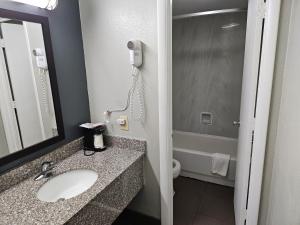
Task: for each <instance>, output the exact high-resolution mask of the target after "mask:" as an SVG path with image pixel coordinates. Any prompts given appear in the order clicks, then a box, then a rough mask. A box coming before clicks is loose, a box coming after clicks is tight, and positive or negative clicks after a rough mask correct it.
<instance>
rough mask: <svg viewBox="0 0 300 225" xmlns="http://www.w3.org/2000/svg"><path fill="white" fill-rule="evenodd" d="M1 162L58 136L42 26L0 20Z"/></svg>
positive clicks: (4, 19)
mask: <svg viewBox="0 0 300 225" xmlns="http://www.w3.org/2000/svg"><path fill="white" fill-rule="evenodd" d="M0 38H1V39H0V47H1V51H0V158H2V157H4V156H6V155H8V154H11V153H14V152H16V151H20V150H22V149H24V148H27V147H30V146H33V145H35V144H38V143H40V142H42V141H45V140H48V139H50V138H52V137H55V136H57V135H58V132H57V124H56V118H55V111H54V106H53V98H52V90H51V85H50V80H49V72H48V66H47V65H48V63H47V58H46V51H45V45H44V38H43V31H42V26H41V24H39V23H32V22H26V21H19V20H12V19H6V18H0Z"/></svg>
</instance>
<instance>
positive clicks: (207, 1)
mask: <svg viewBox="0 0 300 225" xmlns="http://www.w3.org/2000/svg"><path fill="white" fill-rule="evenodd" d="M247 5H248V0H173V15H180V14H186V13H195V12H204V11H211V10H220V9H232V8H247Z"/></svg>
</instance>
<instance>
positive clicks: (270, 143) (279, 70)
mask: <svg viewBox="0 0 300 225" xmlns="http://www.w3.org/2000/svg"><path fill="white" fill-rule="evenodd" d="M291 5H292V0H287V1H282V4H281V12H280V23H279V30H278V32H279V33H278V41H277V49H276V62H275V71H274V81H273V90H272V100H271V106H270V118H269V127H268V137H267V146H266V156H265V164H264V177H263V186H262V193H261V205H260V213H259V223H258V224H259V225H266V221H267V214H268V209H269V198H270V189H271V180H272V170H273V160H274V152H275V146H276V136H277V129H278V118H279V109H280V101H281V94H282V93H281V92H282V81H283V76H284V66H285V61H286V52H287V44H288V33H289V23H290V14H291Z"/></svg>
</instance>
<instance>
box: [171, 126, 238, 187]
mask: <svg viewBox="0 0 300 225" xmlns="http://www.w3.org/2000/svg"><path fill="white" fill-rule="evenodd" d="M173 148H174V149H173V154H174V158H175V159H177V160H178V161H179V162H180V163H181V166H182V171H181V174H180V175H181V176H185V177H191V178H194V179H199V180H203V181H207V182H212V183H216V184H221V185H226V186H234V179H235V168H236V151H237V139H234V138H227V137H220V136H213V135H204V134H196V133H189V132H181V131H173ZM213 153H223V154H229V155H230V156H231V159H230V164H229V170H228V173H227V176H226V177H221V176H218V175H214V174H212V173H211V162H212V154H213Z"/></svg>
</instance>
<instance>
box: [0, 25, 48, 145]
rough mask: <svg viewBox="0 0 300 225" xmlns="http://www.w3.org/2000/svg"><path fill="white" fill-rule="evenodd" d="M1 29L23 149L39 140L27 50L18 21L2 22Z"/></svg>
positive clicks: (38, 126)
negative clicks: (15, 22) (16, 22)
mask: <svg viewBox="0 0 300 225" xmlns="http://www.w3.org/2000/svg"><path fill="white" fill-rule="evenodd" d="M1 28H2V34H3V41H4V47H5V50H6V57H7V64H8V68H9V76H10V79H11V85H12V89H13V93H14V97H15V106H16V109H17V114H18V121H19V126H20V132H21V139H22V141H23V147H25V148H26V147H29V146H32V145H34V144H37V143H39V142H40V141H41V140H43V129H42V126H41V118H40V113H39V110H38V109H39V103H38V97H37V91H36V87H35V81H34V80H33V71H32V66H31V63H30V54H31V53H30V52H29V50H28V45H27V40H26V35H25V30H24V26H23V25H22V24H13V23H2V24H1Z"/></svg>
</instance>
